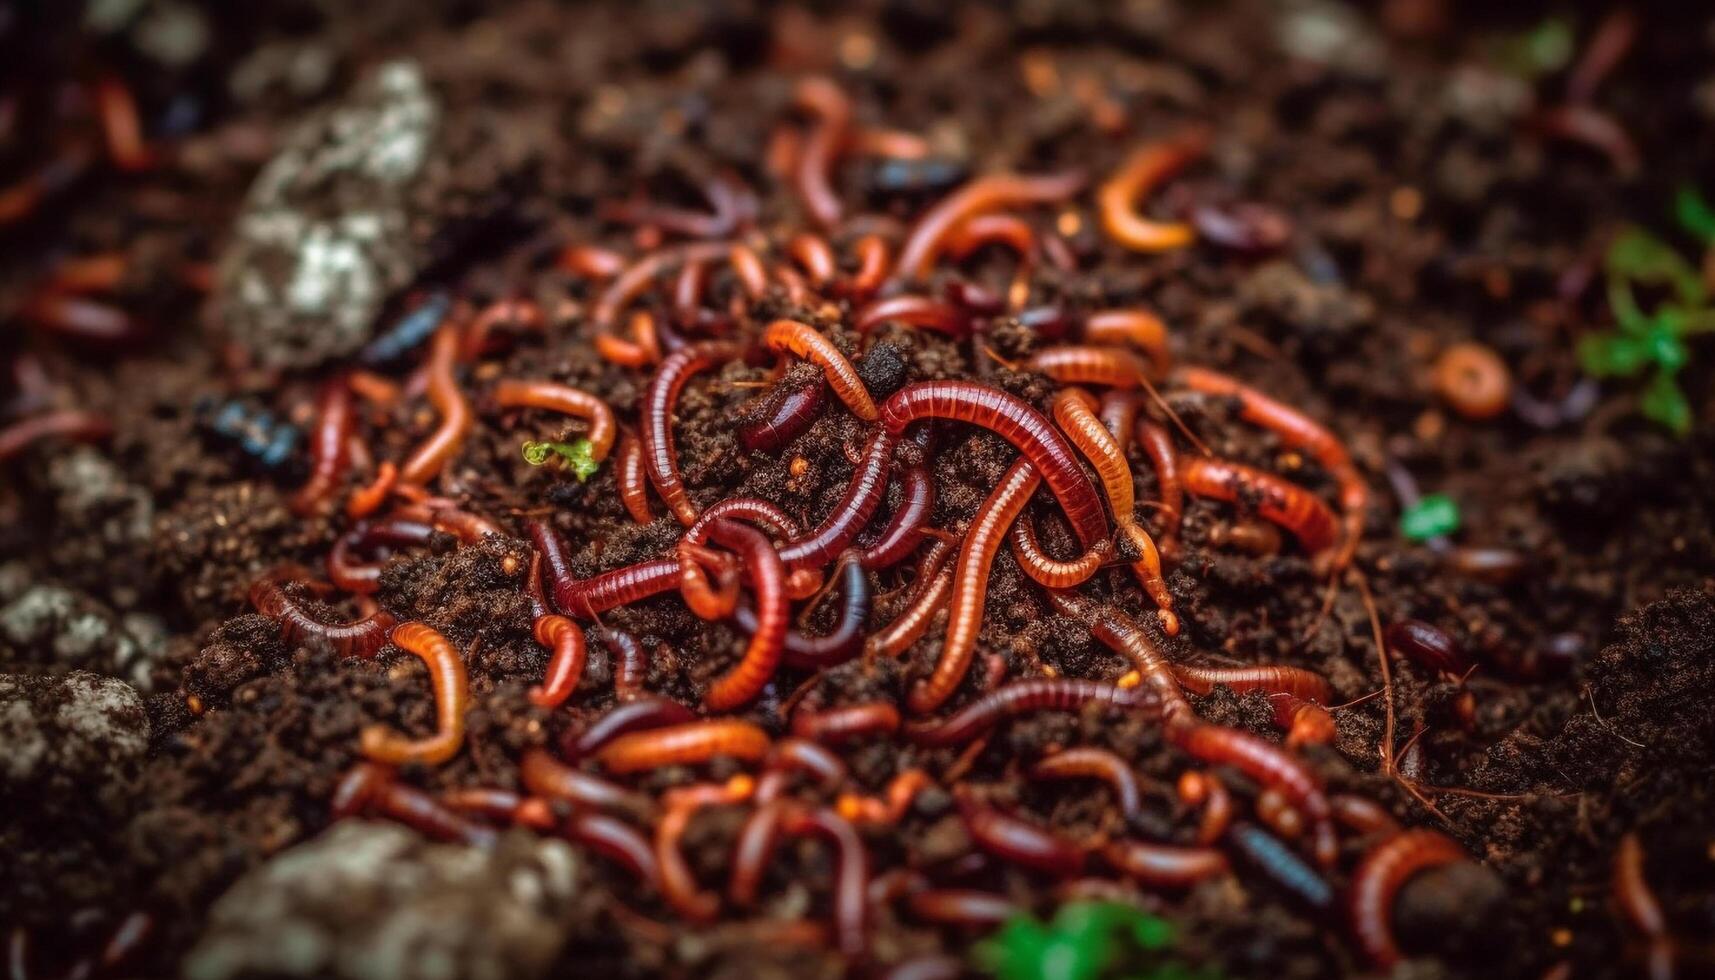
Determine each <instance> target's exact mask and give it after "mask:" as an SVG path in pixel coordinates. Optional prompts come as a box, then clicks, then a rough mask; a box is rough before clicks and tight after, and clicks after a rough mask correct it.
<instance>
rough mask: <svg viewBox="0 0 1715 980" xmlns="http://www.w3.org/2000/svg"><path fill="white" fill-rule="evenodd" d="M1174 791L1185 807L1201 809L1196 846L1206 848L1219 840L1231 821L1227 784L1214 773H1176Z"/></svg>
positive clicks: (1230, 796)
mask: <svg viewBox="0 0 1715 980" xmlns="http://www.w3.org/2000/svg"><path fill="white" fill-rule="evenodd" d="M1178 791H1179V798H1180V799H1181V800H1183V801H1185V803H1186V804H1188V805H1190V806H1201V807H1202V808H1203V816H1202V818H1201V819H1200V820H1199V821H1198V822H1197V843H1199V844H1203V845H1205V846H1206V845H1209V844H1213V843H1214V842H1216V841H1218V840H1220V839H1221V835H1223V834H1225V833H1226V832H1227V827H1228V826H1229V825H1231V824H1232V822H1233V795H1232V794H1231V793H1229V792H1227V784H1226V783H1223V782H1221V779H1220V777H1218V776H1216V775H1215V774H1214V773H1208V772H1197V771H1196V770H1191V769H1188V770H1186V771H1185V772H1183V773H1180V774H1179V785H1178Z"/></svg>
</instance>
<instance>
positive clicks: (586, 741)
mask: <svg viewBox="0 0 1715 980" xmlns="http://www.w3.org/2000/svg"><path fill="white" fill-rule="evenodd" d="M695 719H696V713H695V712H693V711H692V710H691V709H690V708H687V707H685V706H684V705H682V704H680V703H679V702H677V701H669V700H667V699H666V698H654V697H652V698H644V699H641V700H637V701H631V702H629V703H626V704H621V705H618V706H616V707H614V708H613V709H611V710H609V711H608V712H606V713H605V714H603V715H602V716H601V717H599V718H597V719H596V720H595V721H593V722H591V723H590V726H589V727H588V728H586V729H584V730H583V731H581V732H579V733H578V734H577V736H576V738H573V739H569V740H568V741H566V742H564V743H562V747H563V748H564V750H565V754H566V757H567V758H569V759H572V760H574V761H575V760H577V759H582V758H584V757H586V756H588V755H591V754H593V753H594V752H595V751H596V750H597V749H600V748H601V747H602V746H604V745H606V744H607V743H609V742H611V741H613V740H614V739H616V738H618V737H619V736H621V735H624V734H626V733H627V732H636V731H642V730H645V729H650V728H663V727H666V726H668V725H682V724H684V723H686V722H689V721H694V720H695Z"/></svg>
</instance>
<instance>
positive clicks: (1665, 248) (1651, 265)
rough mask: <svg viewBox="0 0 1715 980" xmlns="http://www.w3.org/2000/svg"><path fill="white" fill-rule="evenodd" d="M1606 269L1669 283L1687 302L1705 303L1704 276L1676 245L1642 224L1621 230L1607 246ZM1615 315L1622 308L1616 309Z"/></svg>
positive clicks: (1653, 282) (1654, 282) (1612, 273)
mask: <svg viewBox="0 0 1715 980" xmlns="http://www.w3.org/2000/svg"><path fill="white" fill-rule="evenodd" d="M1606 265H1607V272H1608V275H1609V277H1610V278H1614V277H1618V278H1621V279H1629V280H1631V281H1633V282H1641V283H1649V284H1651V285H1669V286H1672V287H1673V289H1674V292H1676V293H1677V294H1678V295H1679V298H1680V301H1681V302H1683V303H1685V304H1686V305H1687V306H1702V305H1703V301H1704V299H1705V298H1706V297H1707V293H1706V291H1705V290H1704V288H1703V279H1702V277H1701V276H1699V275H1698V274H1697V270H1696V269H1694V268H1692V266H1691V263H1689V262H1687V261H1686V260H1685V258H1684V257H1683V256H1681V255H1680V254H1679V253H1678V252H1676V251H1674V249H1673V246H1671V245H1669V244H1667V243H1666V242H1664V241H1662V240H1661V239H1660V238H1657V237H1656V236H1655V235H1652V234H1650V233H1649V232H1648V231H1645V230H1644V229H1642V228H1638V227H1635V226H1634V227H1631V228H1627V229H1626V230H1625V231H1622V232H1621V233H1620V235H1619V237H1618V238H1615V239H1614V243H1613V244H1612V245H1609V246H1608V255H1607V261H1606ZM1614 312H1615V315H1616V316H1617V315H1619V313H1620V311H1619V310H1617V309H1616V310H1615V311H1614Z"/></svg>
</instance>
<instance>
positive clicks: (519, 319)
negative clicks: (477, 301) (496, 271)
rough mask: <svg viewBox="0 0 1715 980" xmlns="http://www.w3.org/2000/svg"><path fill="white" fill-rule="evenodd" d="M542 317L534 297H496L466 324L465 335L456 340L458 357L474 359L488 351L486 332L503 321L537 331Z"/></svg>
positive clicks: (465, 359) (467, 359)
mask: <svg viewBox="0 0 1715 980" xmlns="http://www.w3.org/2000/svg"><path fill="white" fill-rule="evenodd" d="M545 319H546V318H545V317H544V316H543V315H542V308H541V307H540V306H537V305H536V301H535V300H531V299H497V300H495V301H494V302H492V303H490V304H488V305H487V306H485V307H483V308H482V310H481V311H480V312H478V313H477V314H476V316H475V317H473V318H472V319H471V321H470V325H469V326H468V327H466V328H465V332H464V339H463V341H461V342H460V344H459V359H460V360H463V361H474V360H476V359H477V358H479V357H481V356H482V355H483V354H485V353H487V352H488V348H489V343H488V338H489V335H490V334H492V333H494V330H495V328H496V327H499V326H501V325H502V324H505V325H507V326H513V325H517V326H522V327H526V328H528V329H531V330H538V331H539V330H541V329H542V323H543V321H544V320H545Z"/></svg>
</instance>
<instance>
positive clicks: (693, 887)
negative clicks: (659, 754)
mask: <svg viewBox="0 0 1715 980" xmlns="http://www.w3.org/2000/svg"><path fill="white" fill-rule="evenodd" d="M754 789H755V781H754V780H752V779H751V778H750V777H749V776H736V777H734V778H733V779H732V780H731V781H730V782H728V783H725V784H713V783H705V784H702V785H697V786H685V787H679V788H675V789H672V790H669V791H668V794H667V805H666V806H667V808H666V812H665V813H664V814H662V816H661V820H660V822H659V823H657V824H656V825H655V864H656V866H657V867H659V868H660V869H661V895H662V897H663V898H665V899H667V904H669V905H671V906H673V909H674V911H676V912H678V913H679V914H680V915H682V916H684V917H685V918H686V919H689V920H691V921H692V922H707V921H709V920H711V919H713V918H714V917H715V916H716V915H717V914H719V912H720V897H719V896H718V895H716V894H714V893H713V892H706V891H703V890H702V889H701V888H699V887H698V886H697V879H696V877H695V875H693V874H692V873H691V868H690V866H689V865H688V864H686V863H685V854H684V851H682V850H681V849H680V848H679V840H680V838H682V837H683V836H684V835H685V829H686V828H687V827H688V826H689V825H690V822H691V818H692V817H694V816H696V814H697V811H699V810H701V809H703V808H704V807H708V806H721V805H724V804H731V803H739V802H742V801H743V800H745V799H746V798H748V797H749V796H750V794H751V792H752V791H753V790H754Z"/></svg>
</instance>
